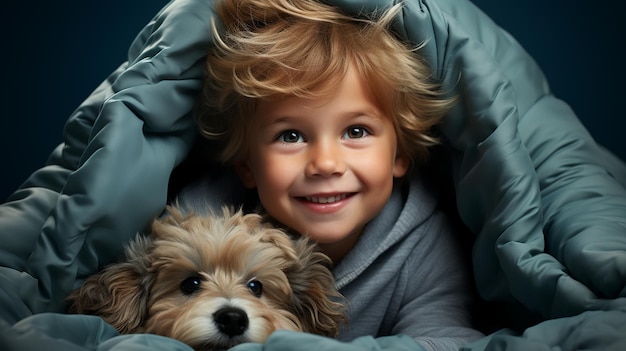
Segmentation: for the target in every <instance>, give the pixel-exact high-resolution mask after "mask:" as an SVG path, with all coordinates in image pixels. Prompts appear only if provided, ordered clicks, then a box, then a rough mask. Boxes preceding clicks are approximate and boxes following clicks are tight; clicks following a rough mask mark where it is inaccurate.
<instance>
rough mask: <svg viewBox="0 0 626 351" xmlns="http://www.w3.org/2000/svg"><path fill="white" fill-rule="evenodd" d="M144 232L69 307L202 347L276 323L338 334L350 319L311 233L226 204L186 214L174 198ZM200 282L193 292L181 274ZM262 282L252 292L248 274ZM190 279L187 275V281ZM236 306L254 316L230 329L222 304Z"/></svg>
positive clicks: (232, 341) (242, 338) (124, 328)
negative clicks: (296, 233)
mask: <svg viewBox="0 0 626 351" xmlns="http://www.w3.org/2000/svg"><path fill="white" fill-rule="evenodd" d="M168 211H169V214H168V215H167V216H165V217H164V218H163V219H160V220H155V221H154V222H153V224H152V234H151V235H150V236H146V237H143V236H138V237H137V238H136V239H135V241H134V242H132V243H131V244H130V245H129V246H128V248H127V251H126V260H125V261H124V262H120V263H116V264H113V265H111V266H108V267H106V268H105V269H104V270H103V271H101V272H100V273H98V274H96V275H93V276H91V277H89V278H88V279H87V280H86V281H85V282H84V284H83V285H82V287H80V288H79V289H77V290H75V291H74V292H72V294H71V295H70V296H69V297H68V301H69V303H70V309H69V311H70V312H71V313H83V314H95V315H99V316H101V317H102V318H103V319H104V320H105V321H107V322H108V323H110V324H112V325H113V326H114V327H115V328H116V329H117V330H118V331H120V333H154V334H160V335H165V336H169V337H173V338H175V339H179V340H181V341H183V342H185V343H187V344H189V345H190V346H192V347H194V348H196V349H198V350H211V349H221V348H229V347H231V346H233V345H236V344H239V343H242V342H261V343H262V342H264V341H265V340H266V339H267V337H268V336H269V335H270V334H271V333H272V332H273V331H274V330H277V329H287V330H294V331H305V332H310V333H315V334H320V335H324V336H330V337H333V336H336V335H337V333H338V332H339V327H340V325H341V324H342V323H343V322H345V315H344V311H345V309H344V307H343V304H342V302H343V300H342V297H341V295H340V294H339V293H338V292H337V291H336V290H335V289H334V280H333V276H332V274H331V272H330V270H329V269H328V265H329V264H330V260H329V258H328V257H327V256H326V255H324V254H323V253H321V252H319V251H317V250H316V247H315V245H314V244H313V243H312V242H310V241H309V240H307V239H306V238H302V239H298V240H295V241H294V240H292V239H291V238H290V237H289V236H288V235H287V234H286V233H285V232H284V231H282V230H279V229H276V228H273V227H271V226H270V225H268V224H265V223H263V222H262V219H261V217H260V216H259V215H256V214H247V215H244V214H243V213H242V212H241V211H238V212H235V211H232V210H230V209H228V208H224V209H223V213H222V214H221V215H219V216H218V215H211V216H199V215H188V216H184V215H183V214H182V213H181V211H180V210H179V209H178V208H176V207H169V208H168ZM190 277H196V278H197V279H198V281H199V282H200V284H199V285H198V287H197V290H195V291H193V292H192V293H189V292H188V291H187V292H185V289H183V288H182V286H183V285H184V283H183V282H184V281H186V282H189V280H186V279H188V278H190ZM251 281H254V282H255V284H256V282H260V283H261V284H262V293H261V294H260V296H259V295H257V294H255V293H254V291H253V290H251V289H249V287H248V284H249V283H250V282H251ZM185 286H188V285H185ZM224 307H230V308H238V309H240V310H242V311H244V312H245V314H246V316H247V319H248V320H249V325H248V326H247V328H246V330H245V332H243V333H241V335H234V336H232V335H231V336H229V335H227V334H226V333H224V332H223V331H222V330H220V328H219V327H218V326H217V324H218V323H217V322H216V318H217V317H215V318H214V316H216V315H217V311H218V310H220V309H222V308H224Z"/></svg>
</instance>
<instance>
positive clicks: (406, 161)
mask: <svg viewBox="0 0 626 351" xmlns="http://www.w3.org/2000/svg"><path fill="white" fill-rule="evenodd" d="M410 166H411V159H410V158H409V156H407V155H406V154H403V153H402V154H397V155H396V159H395V160H394V163H393V176H394V177H395V178H402V177H404V175H405V174H406V172H408V171H409V167H410Z"/></svg>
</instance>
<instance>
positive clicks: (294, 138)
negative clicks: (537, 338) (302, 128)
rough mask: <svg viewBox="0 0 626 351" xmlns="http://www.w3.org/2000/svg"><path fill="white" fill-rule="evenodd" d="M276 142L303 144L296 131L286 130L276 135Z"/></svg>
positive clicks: (300, 136) (300, 135)
mask: <svg viewBox="0 0 626 351" xmlns="http://www.w3.org/2000/svg"><path fill="white" fill-rule="evenodd" d="M277 140H278V141H280V142H283V143H302V142H304V138H303V137H302V134H301V133H300V132H298V131H297V130H293V129H291V130H286V131H284V132H282V133H280V134H279V135H278V138H277Z"/></svg>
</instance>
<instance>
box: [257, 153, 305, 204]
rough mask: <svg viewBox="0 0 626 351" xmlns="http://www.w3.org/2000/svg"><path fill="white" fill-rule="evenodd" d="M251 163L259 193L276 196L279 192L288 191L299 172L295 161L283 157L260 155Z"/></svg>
mask: <svg viewBox="0 0 626 351" xmlns="http://www.w3.org/2000/svg"><path fill="white" fill-rule="evenodd" d="M251 164H252V167H251V168H252V172H253V174H254V177H255V180H256V184H257V189H258V190H259V194H261V193H268V194H269V195H270V196H276V195H277V194H278V193H277V192H279V193H286V192H287V191H288V189H289V186H290V185H291V184H292V183H293V181H294V179H295V178H296V177H297V173H298V170H297V165H296V164H295V163H293V162H286V161H285V159H284V158H281V157H271V156H268V155H265V156H260V157H258V158H257V159H255V160H254V161H253V162H252V163H251Z"/></svg>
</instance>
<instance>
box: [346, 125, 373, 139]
mask: <svg viewBox="0 0 626 351" xmlns="http://www.w3.org/2000/svg"><path fill="white" fill-rule="evenodd" d="M368 135H370V132H369V131H368V130H367V129H365V128H363V127H358V126H355V127H350V128H348V129H346V131H345V132H344V133H343V138H344V139H358V138H363V137H366V136H368Z"/></svg>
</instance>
